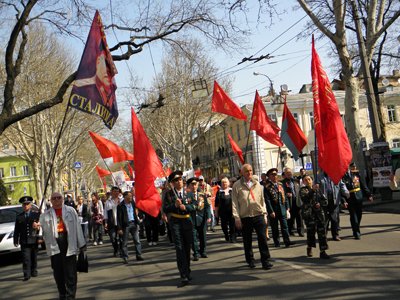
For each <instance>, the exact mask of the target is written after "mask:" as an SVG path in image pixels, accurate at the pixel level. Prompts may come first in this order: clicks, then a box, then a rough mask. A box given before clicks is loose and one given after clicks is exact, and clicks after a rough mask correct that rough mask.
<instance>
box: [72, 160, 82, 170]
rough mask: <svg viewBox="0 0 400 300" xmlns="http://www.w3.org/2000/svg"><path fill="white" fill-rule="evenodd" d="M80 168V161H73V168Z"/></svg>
mask: <svg viewBox="0 0 400 300" xmlns="http://www.w3.org/2000/svg"><path fill="white" fill-rule="evenodd" d="M80 168H82V163H81V162H80V161H76V162H74V169H80Z"/></svg>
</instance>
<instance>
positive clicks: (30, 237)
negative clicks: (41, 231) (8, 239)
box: [14, 211, 39, 245]
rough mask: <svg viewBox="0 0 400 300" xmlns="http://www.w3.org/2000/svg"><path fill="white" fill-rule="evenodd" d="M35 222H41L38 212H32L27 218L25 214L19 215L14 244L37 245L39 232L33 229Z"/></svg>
mask: <svg viewBox="0 0 400 300" xmlns="http://www.w3.org/2000/svg"><path fill="white" fill-rule="evenodd" d="M34 221H36V222H38V221H39V213H37V212H33V211H31V212H30V213H29V217H27V218H26V217H25V212H22V213H20V214H19V215H17V218H16V220H15V227H14V244H20V245H32V244H36V238H37V232H36V230H35V229H33V228H32V224H33V222H34Z"/></svg>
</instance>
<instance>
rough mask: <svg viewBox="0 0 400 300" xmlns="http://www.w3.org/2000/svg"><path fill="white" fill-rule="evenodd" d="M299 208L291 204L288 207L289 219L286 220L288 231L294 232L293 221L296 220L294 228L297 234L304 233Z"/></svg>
mask: <svg viewBox="0 0 400 300" xmlns="http://www.w3.org/2000/svg"><path fill="white" fill-rule="evenodd" d="M300 212H301V208H300V207H298V206H297V205H296V204H293V205H292V207H291V209H290V219H289V220H287V223H288V228H289V232H290V233H293V232H294V222H296V229H297V233H298V234H304V226H303V218H302V217H301V213H300Z"/></svg>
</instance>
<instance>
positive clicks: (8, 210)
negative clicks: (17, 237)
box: [0, 204, 39, 255]
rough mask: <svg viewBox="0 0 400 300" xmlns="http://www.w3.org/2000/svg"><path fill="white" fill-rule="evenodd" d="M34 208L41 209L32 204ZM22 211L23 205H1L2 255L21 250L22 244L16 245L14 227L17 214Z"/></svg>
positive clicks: (0, 238)
mask: <svg viewBox="0 0 400 300" xmlns="http://www.w3.org/2000/svg"><path fill="white" fill-rule="evenodd" d="M32 210H33V211H39V208H38V207H37V206H36V205H34V204H32ZM22 211H23V209H22V206H21V205H8V206H0V255H1V254H6V253H11V252H19V251H21V247H20V246H18V247H15V246H14V227H15V220H16V218H17V215H18V214H20V213H21V212H22Z"/></svg>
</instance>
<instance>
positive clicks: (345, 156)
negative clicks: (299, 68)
mask: <svg viewBox="0 0 400 300" xmlns="http://www.w3.org/2000/svg"><path fill="white" fill-rule="evenodd" d="M311 76H312V91H313V98H314V125H315V126H314V128H315V134H316V137H317V140H316V142H317V144H318V163H319V166H320V167H321V169H322V170H324V171H325V172H326V173H327V174H328V176H329V177H330V178H331V179H332V181H333V182H334V183H335V184H337V183H338V182H339V181H340V179H341V178H342V177H343V175H344V174H345V172H346V171H347V169H348V167H349V164H350V162H351V159H352V151H351V147H350V143H349V139H348V138H347V134H346V131H345V129H344V126H343V122H342V118H341V117H340V112H339V107H338V105H337V103H336V99H335V95H334V94H333V92H332V88H331V85H330V83H329V79H328V76H327V75H326V72H325V71H324V69H323V67H322V64H321V61H320V59H319V56H318V53H317V51H316V50H315V46H314V36H313V39H312V58H311Z"/></svg>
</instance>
